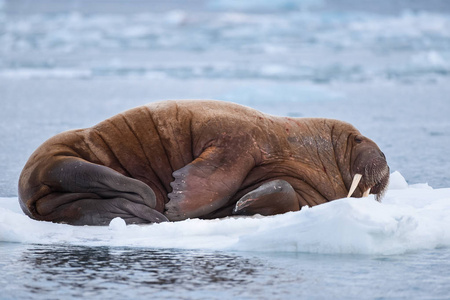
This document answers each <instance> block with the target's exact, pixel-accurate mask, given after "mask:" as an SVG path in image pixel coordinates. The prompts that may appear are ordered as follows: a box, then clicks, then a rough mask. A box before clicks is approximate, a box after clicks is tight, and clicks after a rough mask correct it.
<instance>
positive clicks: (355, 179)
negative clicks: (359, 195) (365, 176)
mask: <svg viewBox="0 0 450 300" xmlns="http://www.w3.org/2000/svg"><path fill="white" fill-rule="evenodd" d="M361 178H362V175H361V174H355V176H354V177H353V181H352V185H351V187H350V190H349V191H348V195H347V198H350V197H351V196H352V195H353V193H354V192H355V190H356V187H357V186H358V184H359V182H360V181H361Z"/></svg>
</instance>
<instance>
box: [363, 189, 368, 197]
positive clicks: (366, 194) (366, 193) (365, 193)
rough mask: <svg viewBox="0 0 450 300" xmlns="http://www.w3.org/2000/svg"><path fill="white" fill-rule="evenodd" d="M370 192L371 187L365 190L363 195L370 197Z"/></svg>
mask: <svg viewBox="0 0 450 300" xmlns="http://www.w3.org/2000/svg"><path fill="white" fill-rule="evenodd" d="M369 194H370V188H369V189H367V191H365V192H364V194H363V197H368V196H369Z"/></svg>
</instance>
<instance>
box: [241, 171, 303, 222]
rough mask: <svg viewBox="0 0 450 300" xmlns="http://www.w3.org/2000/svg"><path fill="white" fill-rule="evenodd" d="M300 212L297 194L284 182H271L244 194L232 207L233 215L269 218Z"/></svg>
mask: <svg viewBox="0 0 450 300" xmlns="http://www.w3.org/2000/svg"><path fill="white" fill-rule="evenodd" d="M298 210H300V205H299V201H298V198H297V194H296V193H295V191H294V189H293V188H292V186H291V185H290V184H289V183H288V182H287V181H285V180H280V179H279V180H272V181H269V182H266V183H264V184H263V185H261V186H260V187H258V188H257V189H255V190H253V191H251V192H248V193H247V194H245V195H244V196H243V197H241V199H239V201H238V202H237V203H236V206H235V207H234V210H233V214H235V215H248V216H251V215H256V214H260V215H263V216H271V215H276V214H282V213H286V212H288V211H298Z"/></svg>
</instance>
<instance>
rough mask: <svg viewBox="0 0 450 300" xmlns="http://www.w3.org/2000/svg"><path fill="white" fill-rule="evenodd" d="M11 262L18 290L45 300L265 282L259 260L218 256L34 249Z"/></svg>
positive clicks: (214, 288)
mask: <svg viewBox="0 0 450 300" xmlns="http://www.w3.org/2000/svg"><path fill="white" fill-rule="evenodd" d="M17 263H18V264H20V265H21V266H22V267H23V270H22V274H21V276H23V279H24V282H23V289H24V290H23V292H25V293H26V292H28V293H29V294H34V295H36V296H40V295H41V296H45V297H48V296H49V295H55V293H56V295H57V294H58V293H61V295H65V296H68V295H70V296H72V297H74V298H75V297H80V296H83V297H85V296H98V295H103V294H104V292H106V291H108V290H109V291H111V290H113V291H114V293H115V295H113V297H115V298H124V297H131V298H136V297H140V296H144V295H153V296H155V294H158V295H159V298H161V297H164V296H165V295H166V296H167V297H169V295H171V297H173V296H174V292H177V291H179V292H180V293H184V294H185V293H186V292H189V291H191V292H196V291H199V290H205V289H206V290H208V291H223V290H232V289H234V288H235V287H243V286H246V285H248V284H250V283H252V282H253V281H255V279H254V278H255V277H257V278H258V279H257V280H261V279H262V280H263V281H265V280H267V279H269V278H265V279H264V277H266V276H264V272H265V271H264V270H265V268H266V266H265V265H264V263H263V262H262V261H260V260H258V259H255V258H246V257H242V256H237V255H233V254H229V253H226V254H225V253H221V252H204V251H179V250H152V249H126V248H107V247H97V248H91V247H77V246H55V245H51V246H48V245H35V246H30V247H29V248H27V249H25V250H24V251H23V252H22V254H21V255H20V258H19V259H18V261H17ZM261 275H262V277H263V278H261ZM16 279H17V278H16ZM203 292H204V291H203ZM229 293H230V292H229ZM233 294H234V293H233V292H231V293H230V294H229V295H230V296H231V295H233ZM205 295H208V293H206V294H205V293H203V294H202V296H205ZM43 298H44V297H43Z"/></svg>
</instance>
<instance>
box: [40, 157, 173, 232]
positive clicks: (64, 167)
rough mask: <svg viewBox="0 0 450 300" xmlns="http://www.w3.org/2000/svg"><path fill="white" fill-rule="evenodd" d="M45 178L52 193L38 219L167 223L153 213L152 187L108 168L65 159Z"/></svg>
mask: <svg viewBox="0 0 450 300" xmlns="http://www.w3.org/2000/svg"><path fill="white" fill-rule="evenodd" d="M45 174H46V175H45V177H44V178H43V180H42V181H43V183H44V184H45V185H47V186H48V187H50V189H51V191H52V192H51V193H49V194H47V195H46V196H44V197H42V198H40V199H38V200H37V201H36V212H37V213H38V214H39V217H38V219H42V220H47V221H53V222H60V223H68V224H73V225H108V224H109V222H110V221H111V220H112V219H113V218H115V217H121V218H123V219H124V220H125V222H127V223H129V224H130V223H159V222H162V221H167V218H166V217H165V216H164V215H163V214H162V213H160V212H158V211H156V210H155V209H153V208H154V207H155V206H156V197H155V194H154V192H153V190H152V189H151V188H150V187H149V186H147V185H146V184H145V183H143V182H141V181H139V180H136V179H133V178H130V177H126V176H124V175H122V174H120V173H118V172H116V171H114V170H113V169H111V168H108V167H106V166H103V165H97V164H93V163H90V162H87V161H85V160H82V159H79V158H75V157H73V158H71V157H70V158H67V157H63V158H60V159H58V160H56V162H55V163H54V164H52V165H51V166H50V167H49V168H48V170H47V172H45Z"/></svg>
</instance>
